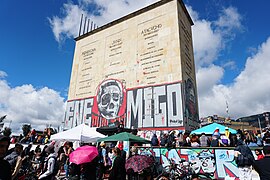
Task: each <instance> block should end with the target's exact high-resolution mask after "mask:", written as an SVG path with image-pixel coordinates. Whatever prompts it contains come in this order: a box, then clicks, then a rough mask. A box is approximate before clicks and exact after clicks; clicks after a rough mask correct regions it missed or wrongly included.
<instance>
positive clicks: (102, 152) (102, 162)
mask: <svg viewBox="0 0 270 180" xmlns="http://www.w3.org/2000/svg"><path fill="white" fill-rule="evenodd" d="M99 146H100V149H99V175H98V179H99V180H101V179H103V175H104V173H105V171H106V168H107V152H106V144H105V142H101V143H100V145H99ZM120 153H121V152H120Z"/></svg>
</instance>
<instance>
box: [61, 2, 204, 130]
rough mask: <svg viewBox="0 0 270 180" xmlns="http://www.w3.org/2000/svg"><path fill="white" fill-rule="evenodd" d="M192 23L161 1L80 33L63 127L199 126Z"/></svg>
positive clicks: (175, 5)
mask: <svg viewBox="0 0 270 180" xmlns="http://www.w3.org/2000/svg"><path fill="white" fill-rule="evenodd" d="M192 25H193V22H192V19H191V18H190V16H189V14H188V12H187V10H186V8H185V5H184V4H183V2H182V1H181V0H161V1H158V2H156V3H154V4H152V5H150V6H147V7H145V8H143V9H140V10H138V11H136V12H134V13H131V14H129V15H127V16H125V17H122V18H120V19H118V20H115V21H113V22H111V23H109V24H106V25H104V26H101V27H99V28H97V29H95V30H93V31H90V32H88V33H86V34H84V35H82V36H79V37H78V38H76V39H75V40H76V47H75V52H74V59H73V66H72V73H71V78H70V87H69V94H68V103H67V108H66V114H65V119H64V126H65V128H67V129H68V128H72V127H74V126H77V125H79V124H81V123H86V124H88V125H89V126H91V127H103V126H108V127H114V126H118V125H119V124H123V125H124V126H125V127H126V128H138V129H142V130H144V129H145V130H147V129H151V130H171V129H181V130H193V129H196V128H197V127H198V123H199V117H198V114H199V113H198V98H197V87H196V77H195V65H194V53H193V44H192V32H191V26H192Z"/></svg>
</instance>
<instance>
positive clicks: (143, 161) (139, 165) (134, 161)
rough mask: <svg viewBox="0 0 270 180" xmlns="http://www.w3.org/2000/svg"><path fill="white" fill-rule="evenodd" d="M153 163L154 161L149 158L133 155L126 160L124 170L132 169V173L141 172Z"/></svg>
mask: <svg viewBox="0 0 270 180" xmlns="http://www.w3.org/2000/svg"><path fill="white" fill-rule="evenodd" d="M154 163H155V159H154V158H153V157H151V156H145V155H134V156H131V157H130V158H128V159H127V161H126V165H125V168H126V170H128V169H132V170H133V171H134V172H141V171H142V170H144V169H145V168H148V167H150V166H152V164H154Z"/></svg>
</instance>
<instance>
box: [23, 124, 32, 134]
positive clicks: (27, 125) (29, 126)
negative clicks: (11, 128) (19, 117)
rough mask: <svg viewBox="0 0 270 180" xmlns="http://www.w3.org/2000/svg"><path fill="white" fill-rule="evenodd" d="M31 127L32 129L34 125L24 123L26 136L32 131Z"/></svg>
mask: <svg viewBox="0 0 270 180" xmlns="http://www.w3.org/2000/svg"><path fill="white" fill-rule="evenodd" d="M31 129H32V127H31V125H30V124H24V125H23V126H22V130H23V135H24V136H26V135H27V134H28V133H29V132H30V131H31Z"/></svg>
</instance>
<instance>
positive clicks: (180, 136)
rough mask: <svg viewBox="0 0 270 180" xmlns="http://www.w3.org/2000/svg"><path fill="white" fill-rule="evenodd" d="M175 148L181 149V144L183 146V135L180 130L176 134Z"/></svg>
mask: <svg viewBox="0 0 270 180" xmlns="http://www.w3.org/2000/svg"><path fill="white" fill-rule="evenodd" d="M177 142H178V143H177V146H178V147H181V146H183V144H184V135H183V131H182V130H180V131H179V133H178V135H177Z"/></svg>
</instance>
